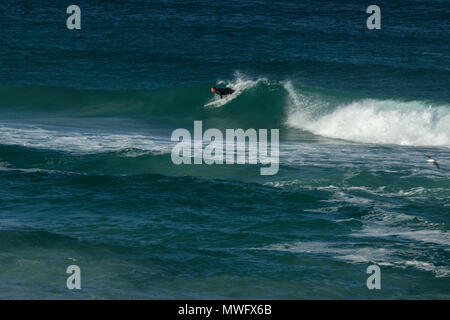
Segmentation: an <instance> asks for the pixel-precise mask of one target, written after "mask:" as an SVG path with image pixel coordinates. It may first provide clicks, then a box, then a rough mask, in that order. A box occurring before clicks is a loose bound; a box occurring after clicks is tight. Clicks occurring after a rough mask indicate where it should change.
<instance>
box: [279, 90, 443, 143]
mask: <svg viewBox="0 0 450 320" xmlns="http://www.w3.org/2000/svg"><path fill="white" fill-rule="evenodd" d="M284 87H285V89H286V91H287V92H288V96H289V110H290V111H289V115H288V119H287V125H289V126H291V127H295V128H299V129H302V130H307V131H310V132H312V133H314V134H318V135H322V136H325V137H330V138H335V139H344V140H350V141H355V142H364V143H380V144H397V145H409V146H447V147H449V146H450V106H448V105H441V106H433V107H432V106H430V105H427V104H426V103H424V102H421V101H410V102H402V101H395V100H374V99H366V100H361V101H355V102H353V103H350V104H347V105H341V106H337V107H335V108H334V109H332V108H331V109H332V110H331V111H330V108H329V106H328V105H326V104H327V103H326V102H321V101H317V100H314V99H311V98H308V97H307V96H306V95H304V94H301V93H299V92H297V91H296V90H295V89H294V87H293V86H292V84H291V83H289V82H288V83H285V84H284Z"/></svg>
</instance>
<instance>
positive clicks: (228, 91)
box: [211, 87, 234, 99]
mask: <svg viewBox="0 0 450 320" xmlns="http://www.w3.org/2000/svg"><path fill="white" fill-rule="evenodd" d="M211 92H212V93H217V94H218V95H219V96H220V98H221V99H222V97H223V96H227V95H229V94H232V93H233V92H234V90H233V89H230V88H216V87H212V88H211Z"/></svg>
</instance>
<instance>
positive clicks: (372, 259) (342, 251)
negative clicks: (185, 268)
mask: <svg viewBox="0 0 450 320" xmlns="http://www.w3.org/2000/svg"><path fill="white" fill-rule="evenodd" d="M249 249H250V250H269V251H284V252H291V253H296V254H314V255H323V256H330V257H332V258H334V259H336V260H338V261H343V262H347V263H351V264H357V263H376V264H378V265H380V266H390V267H397V268H403V269H404V268H408V267H414V268H417V269H420V270H423V271H428V272H432V273H433V274H434V276H435V277H436V278H441V277H448V276H449V275H450V268H448V267H446V266H436V265H435V264H433V263H432V262H426V261H420V260H411V259H405V258H404V257H403V256H404V254H405V252H404V250H402V249H391V248H373V247H353V246H352V245H351V244H350V247H342V245H341V246H339V247H337V246H336V245H332V244H330V243H326V242H292V243H278V244H272V245H268V246H265V247H262V248H249ZM406 256H408V254H407V255H406Z"/></svg>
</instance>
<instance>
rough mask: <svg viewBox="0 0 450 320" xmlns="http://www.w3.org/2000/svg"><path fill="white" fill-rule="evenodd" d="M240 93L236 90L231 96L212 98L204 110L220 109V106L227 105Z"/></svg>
mask: <svg viewBox="0 0 450 320" xmlns="http://www.w3.org/2000/svg"><path fill="white" fill-rule="evenodd" d="M240 92H241V91H238V90H236V91H235V92H233V93H232V94H229V95H226V96H223V97H222V99H221V98H220V97H219V96H217V97H215V98H213V99H212V101H210V102H208V103H207V104H205V108H218V107H221V106H223V105H225V104H227V103H228V102H230V101H231V100H233V99H234V98H236V97H237V96H238V95H239V94H240Z"/></svg>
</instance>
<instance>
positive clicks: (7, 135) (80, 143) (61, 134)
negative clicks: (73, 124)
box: [0, 125, 170, 156]
mask: <svg viewBox="0 0 450 320" xmlns="http://www.w3.org/2000/svg"><path fill="white" fill-rule="evenodd" d="M0 144H4V145H20V146H25V147H35V148H43V149H49V150H58V151H67V152H73V153H97V152H110V151H119V150H123V149H141V150H147V151H150V150H151V151H160V152H170V144H169V143H168V142H167V141H166V140H164V139H158V138H156V137H152V136H145V135H137V134H118V133H106V132H77V131H67V130H48V129H43V128H40V127H37V126H30V125H28V126H24V127H17V126H8V125H1V126H0ZM131 156H132V155H131Z"/></svg>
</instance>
